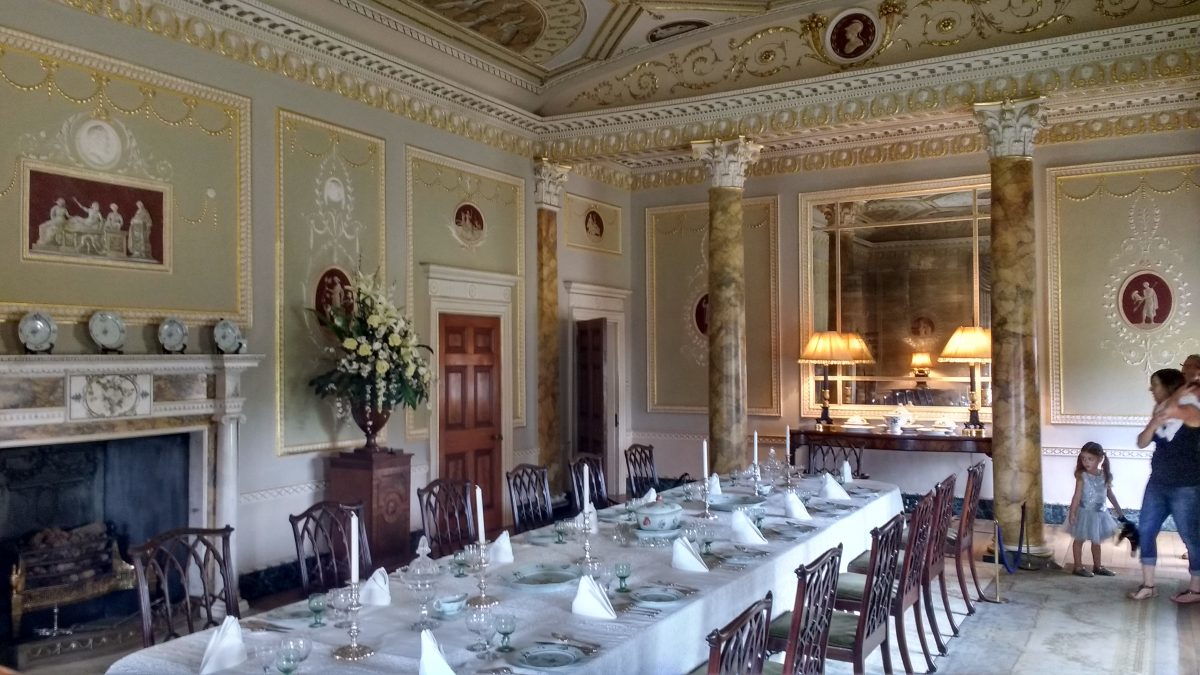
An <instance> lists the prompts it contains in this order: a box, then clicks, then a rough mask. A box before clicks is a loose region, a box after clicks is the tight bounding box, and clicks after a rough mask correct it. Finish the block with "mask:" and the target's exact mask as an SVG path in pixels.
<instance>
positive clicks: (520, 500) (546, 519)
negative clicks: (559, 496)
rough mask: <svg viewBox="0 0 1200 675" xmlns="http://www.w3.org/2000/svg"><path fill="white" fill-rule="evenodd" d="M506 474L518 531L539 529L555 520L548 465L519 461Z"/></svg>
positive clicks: (514, 520) (514, 523)
mask: <svg viewBox="0 0 1200 675" xmlns="http://www.w3.org/2000/svg"><path fill="white" fill-rule="evenodd" d="M504 477H505V478H506V479H507V480H508V496H509V499H511V500H512V513H513V529H514V530H516V531H517V532H525V531H526V530H536V529H537V528H539V527H542V526H545V525H549V524H550V523H553V522H554V507H553V506H552V505H551V504H550V479H549V471H548V470H547V468H546V467H544V466H538V465H536V464H518V465H517V466H515V467H513V470H512V471H509V472H507V473H506V474H504Z"/></svg>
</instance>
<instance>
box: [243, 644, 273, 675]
mask: <svg viewBox="0 0 1200 675" xmlns="http://www.w3.org/2000/svg"><path fill="white" fill-rule="evenodd" d="M246 660H247V661H250V662H251V663H253V664H254V665H255V666H256V667H257V669H258V670H260V671H262V672H264V673H270V672H272V671H274V670H275V645H258V646H249V647H246Z"/></svg>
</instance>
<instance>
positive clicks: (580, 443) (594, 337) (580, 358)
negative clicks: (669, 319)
mask: <svg viewBox="0 0 1200 675" xmlns="http://www.w3.org/2000/svg"><path fill="white" fill-rule="evenodd" d="M607 323H608V320H607V319H604V318H600V319H589V320H587V321H576V322H575V453H576V455H577V456H585V457H595V458H596V459H598V460H599V461H600V463H601V466H604V467H605V472H606V473H607V471H608V467H607V466H606V462H605V455H606V454H607V453H606V452H605V450H606V449H607V447H608V445H607V437H606V432H607V429H608V420H607V419H605V414H604V348H605V345H606V344H607V343H606V341H605V336H604V330H605V326H606V325H607ZM608 489H609V492H610V493H612V494H619V493H620V492H621V490H620V486H617V485H609V486H608Z"/></svg>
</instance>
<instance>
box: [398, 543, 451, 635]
mask: <svg viewBox="0 0 1200 675" xmlns="http://www.w3.org/2000/svg"><path fill="white" fill-rule="evenodd" d="M425 560H426V562H427V564H426V565H424V566H422V565H418V564H417V563H416V562H414V563H413V564H410V565H405V566H404V567H401V568H400V570H399V571H400V579H401V580H402V581H404V585H405V586H407V587H408V590H410V591H412V594H413V597H414V598H415V599H416V601H417V603H418V605H419V607H420V612H421V618H420V619H418V620H417V622H416V623H414V624H413V625H412V629H413V630H415V631H423V630H425V629H429V630H433V629H434V628H437V627H439V626H441V623H440V622H439V621H437V620H436V619H434V618H432V617H431V616H429V603H431V602H433V597H434V596H435V595H437V577H438V575H440V574H441V571H442V568H440V567H438V566H437V564H429V561H428V558H426V559H425Z"/></svg>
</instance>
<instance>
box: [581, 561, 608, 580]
mask: <svg viewBox="0 0 1200 675" xmlns="http://www.w3.org/2000/svg"><path fill="white" fill-rule="evenodd" d="M605 571H606V570H605V567H604V563H603V562H601V561H600V560H599V559H597V558H592V559H591V560H589V561H587V562H585V563H582V564H580V566H579V572H580V574H583V575H584V576H588V577H591V578H593V579H595V580H596V582H597V583H599V584H600V585H601V586H603V585H604V574H605Z"/></svg>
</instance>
